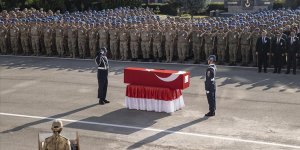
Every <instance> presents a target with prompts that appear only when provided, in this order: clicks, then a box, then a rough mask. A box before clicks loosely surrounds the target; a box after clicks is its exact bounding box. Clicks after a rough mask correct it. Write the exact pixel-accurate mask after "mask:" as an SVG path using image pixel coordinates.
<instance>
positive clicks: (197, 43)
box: [192, 30, 203, 63]
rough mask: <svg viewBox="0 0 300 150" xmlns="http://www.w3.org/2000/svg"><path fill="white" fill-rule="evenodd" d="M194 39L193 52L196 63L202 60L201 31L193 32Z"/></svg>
mask: <svg viewBox="0 0 300 150" xmlns="http://www.w3.org/2000/svg"><path fill="white" fill-rule="evenodd" d="M192 40H193V53H194V63H199V62H200V55H201V54H200V52H201V45H202V41H203V39H202V37H201V32H200V31H198V30H197V31H193V33H192Z"/></svg>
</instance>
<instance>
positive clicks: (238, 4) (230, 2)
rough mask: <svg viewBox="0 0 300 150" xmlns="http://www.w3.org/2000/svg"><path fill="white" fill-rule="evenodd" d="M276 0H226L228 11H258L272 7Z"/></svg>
mask: <svg viewBox="0 0 300 150" xmlns="http://www.w3.org/2000/svg"><path fill="white" fill-rule="evenodd" d="M273 3H274V0H224V4H225V7H227V8H228V13H243V12H257V11H260V10H265V9H271V8H272V7H273Z"/></svg>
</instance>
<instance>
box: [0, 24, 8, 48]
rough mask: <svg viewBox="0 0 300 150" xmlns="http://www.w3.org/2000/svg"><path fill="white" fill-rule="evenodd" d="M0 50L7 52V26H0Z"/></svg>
mask: <svg viewBox="0 0 300 150" xmlns="http://www.w3.org/2000/svg"><path fill="white" fill-rule="evenodd" d="M0 37H1V38H0V50H1V53H2V54H6V53H7V38H8V35H7V28H6V27H5V26H0Z"/></svg>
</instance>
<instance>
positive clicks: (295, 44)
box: [286, 30, 300, 74]
mask: <svg viewBox="0 0 300 150" xmlns="http://www.w3.org/2000/svg"><path fill="white" fill-rule="evenodd" d="M299 49H300V46H299V38H298V37H296V31H295V30H292V31H291V36H290V37H289V38H288V39H287V52H286V55H287V58H288V59H287V71H286V74H289V73H290V69H291V67H293V74H296V57H297V56H298V54H299V51H300V50H299Z"/></svg>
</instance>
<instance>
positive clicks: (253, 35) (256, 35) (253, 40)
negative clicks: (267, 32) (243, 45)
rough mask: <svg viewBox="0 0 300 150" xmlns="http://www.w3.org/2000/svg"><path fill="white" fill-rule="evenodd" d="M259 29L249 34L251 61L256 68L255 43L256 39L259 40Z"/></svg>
mask: <svg viewBox="0 0 300 150" xmlns="http://www.w3.org/2000/svg"><path fill="white" fill-rule="evenodd" d="M259 32H260V29H259V28H256V29H255V30H254V31H253V32H252V33H251V36H250V38H251V49H252V61H253V64H254V66H255V67H257V60H256V59H257V58H256V57H257V55H256V41H257V39H259V37H260V35H259Z"/></svg>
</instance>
